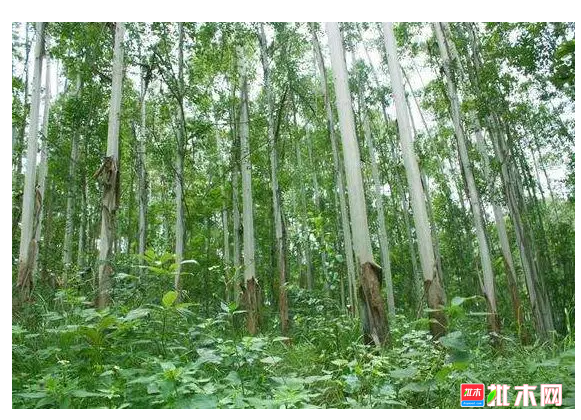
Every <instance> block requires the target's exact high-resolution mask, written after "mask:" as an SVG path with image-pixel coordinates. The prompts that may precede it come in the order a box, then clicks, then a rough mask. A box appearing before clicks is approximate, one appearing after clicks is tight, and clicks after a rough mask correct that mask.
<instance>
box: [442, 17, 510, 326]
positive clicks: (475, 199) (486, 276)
mask: <svg viewBox="0 0 581 420" xmlns="http://www.w3.org/2000/svg"><path fill="white" fill-rule="evenodd" d="M433 26H434V31H435V34H436V39H437V42H438V46H439V49H440V56H441V58H442V61H443V65H444V72H445V74H446V86H447V90H448V97H449V100H450V107H451V114H452V122H453V123H454V132H455V133H456V139H457V142H458V151H459V154H460V164H461V166H462V169H463V172H464V178H465V180H466V185H467V187H468V197H469V199H470V206H471V208H472V215H473V218H474V228H475V229H476V238H477V240H478V249H479V251H480V263H481V266H482V275H483V289H484V290H483V292H484V296H485V298H486V300H487V304H488V309H489V312H491V315H490V316H489V323H490V328H491V330H492V331H494V332H496V333H498V332H499V330H500V324H499V320H498V314H497V310H496V298H495V291H494V274H493V271H492V261H491V259H490V251H489V249H488V240H487V238H486V230H485V221H484V216H483V212H482V207H481V203H480V196H479V193H478V190H477V189H476V182H475V181H474V175H473V174H472V167H471V165H470V159H469V157H468V147H467V144H466V137H465V136H464V130H463V128H462V115H461V111H460V101H459V99H458V93H457V91H456V86H455V83H454V79H453V74H452V67H451V64H450V58H449V54H448V47H447V44H448V43H449V42H447V41H446V39H445V38H444V34H443V31H442V27H441V25H440V24H439V23H434V24H433ZM449 41H451V40H449Z"/></svg>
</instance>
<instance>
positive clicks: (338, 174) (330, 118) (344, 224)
mask: <svg viewBox="0 0 581 420" xmlns="http://www.w3.org/2000/svg"><path fill="white" fill-rule="evenodd" d="M311 30H312V35H313V45H314V47H315V56H316V59H317V64H318V66H319V76H320V78H321V87H322V90H323V99H324V101H325V111H326V113H327V130H328V132H329V137H330V140H331V148H332V150H333V167H334V169H335V184H336V185H337V188H338V190H339V191H338V192H337V191H336V193H337V195H338V196H339V208H340V211H341V232H342V233H343V252H344V254H345V261H346V265H347V282H348V289H349V302H350V304H351V311H350V312H351V313H356V312H357V310H358V309H357V308H358V304H357V303H358V302H357V299H356V296H357V290H356V289H357V287H356V283H355V262H354V261H353V241H352V238H351V226H350V224H349V210H348V208H347V200H345V184H344V180H343V165H342V162H341V159H339V147H338V144H337V138H336V136H335V117H334V115H333V108H332V107H331V100H330V98H329V86H328V85H327V71H326V69H325V62H324V61H323V55H322V54H321V47H320V45H319V40H318V39H317V34H316V32H315V29H314V28H311Z"/></svg>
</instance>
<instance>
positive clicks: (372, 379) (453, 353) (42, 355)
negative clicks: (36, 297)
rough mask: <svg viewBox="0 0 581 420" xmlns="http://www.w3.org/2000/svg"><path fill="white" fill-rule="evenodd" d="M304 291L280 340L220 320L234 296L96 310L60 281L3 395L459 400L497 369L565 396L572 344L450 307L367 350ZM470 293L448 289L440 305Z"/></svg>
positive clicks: (22, 401) (352, 322)
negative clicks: (441, 331) (289, 330)
mask: <svg viewBox="0 0 581 420" xmlns="http://www.w3.org/2000/svg"><path fill="white" fill-rule="evenodd" d="M305 292H306V291H304V290H302V289H296V288H292V287H291V288H290V290H289V293H290V298H291V301H292V308H293V310H294V311H295V312H294V316H293V331H294V334H293V342H292V344H289V342H288V339H287V338H286V337H279V336H278V335H277V334H275V333H273V332H274V331H275V329H276V328H277V326H276V325H273V326H272V329H269V330H268V331H265V333H264V334H263V335H260V336H256V337H248V336H243V335H241V334H240V328H239V327H228V323H227V322H226V323H225V322H223V321H222V318H223V317H226V318H228V317H231V316H234V315H235V314H237V313H239V312H240V311H238V309H237V306H236V304H234V303H229V304H227V303H223V304H222V306H221V310H222V312H221V314H223V315H220V313H219V314H218V315H217V316H213V317H210V318H204V317H203V316H202V311H201V308H200V307H198V309H197V310H193V311H190V310H187V309H186V308H187V307H194V308H195V307H196V306H195V305H192V304H191V302H182V303H176V302H177V294H176V293H175V292H173V291H170V292H167V293H165V294H162V295H161V298H158V299H159V300H158V302H159V301H161V305H158V304H147V305H144V306H141V307H133V308H131V309H129V308H127V307H126V305H117V306H114V307H112V308H110V309H108V310H105V311H96V310H95V309H93V308H91V307H90V305H89V302H87V301H86V299H85V298H84V297H83V296H81V295H78V294H76V293H75V292H74V291H73V290H70V289H65V290H63V291H62V292H60V293H59V294H57V296H56V297H55V299H54V301H53V302H52V303H50V304H46V305H45V306H43V305H40V304H38V303H37V304H35V306H34V308H33V311H34V312H33V313H34V315H35V316H34V317H27V318H26V319H24V320H22V321H18V322H17V323H14V324H13V326H12V340H13V345H12V363H13V393H12V398H13V407H15V408H17V407H28V408H89V407H90V408H97V407H103V408H104V407H107V408H146V407H147V408H152V407H159V408H283V407H284V408H309V407H319V408H331V407H335V408H401V407H408V408H457V406H458V390H459V389H460V384H461V383H465V382H483V383H495V382H498V381H502V382H503V383H512V384H515V385H517V384H522V383H529V384H530V383H533V384H537V383H563V389H564V392H565V399H564V406H571V405H573V404H574V400H573V398H572V395H573V394H572V393H573V392H574V391H573V390H574V384H575V381H574V348H573V347H571V344H569V345H567V346H566V347H565V350H564V351H563V350H561V351H559V350H558V349H557V348H556V347H547V346H540V347H521V346H520V345H518V344H515V341H514V338H513V337H508V336H507V337H504V340H505V343H506V344H505V345H504V347H503V348H501V349H494V348H492V347H490V346H489V345H488V344H487V339H486V338H484V339H483V337H484V334H485V322H484V321H482V320H481V321H479V322H475V323H472V318H471V317H469V316H465V315H459V318H458V319H459V320H458V323H457V324H456V325H457V327H458V328H461V330H460V329H458V330H455V331H452V332H450V333H449V334H448V335H447V336H445V337H443V338H442V339H441V340H440V344H441V345H437V346H434V344H433V343H431V341H430V338H429V335H428V333H427V332H425V331H423V330H418V329H417V325H419V324H417V323H410V322H408V321H407V320H406V318H405V317H403V316H399V315H398V316H397V317H396V319H395V320H394V321H393V323H392V335H393V347H392V348H391V349H387V350H383V351H377V350H375V351H374V350H372V349H370V348H369V347H367V346H364V345H363V344H361V337H360V332H359V322H358V320H356V319H353V318H350V317H348V316H346V315H339V313H337V312H336V311H338V310H339V308H337V307H336V306H335V305H336V304H335V303H334V302H332V301H329V300H326V299H325V298H317V297H309V296H308V295H307V294H306V293H305ZM471 301H473V298H469V299H465V298H460V297H456V298H453V299H452V304H451V305H450V308H453V307H456V308H458V307H464V306H466V305H471V304H473V303H471ZM313 308H318V310H316V311H313ZM334 313H335V315H333V316H329V315H330V314H334ZM451 316H452V315H451ZM457 317H458V316H457ZM462 320H464V321H462ZM164 325H165V327H164ZM169 326H171V327H169ZM460 331H462V332H460Z"/></svg>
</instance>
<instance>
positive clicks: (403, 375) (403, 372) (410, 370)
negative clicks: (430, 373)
mask: <svg viewBox="0 0 581 420" xmlns="http://www.w3.org/2000/svg"><path fill="white" fill-rule="evenodd" d="M417 373H418V369H417V368H415V367H413V366H409V367H407V368H405V369H395V370H392V371H391V372H390V375H391V377H392V378H395V379H407V378H412V377H414V376H416V374H417Z"/></svg>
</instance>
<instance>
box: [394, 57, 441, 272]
mask: <svg viewBox="0 0 581 420" xmlns="http://www.w3.org/2000/svg"><path fill="white" fill-rule="evenodd" d="M400 67H401V66H400ZM401 72H402V74H403V77H404V80H405V81H406V82H407V84H408V86H409V88H410V93H411V95H412V97H413V98H414V102H415V104H416V107H417V108H418V112H419V114H420V118H421V119H422V124H423V125H424V129H425V130H426V134H427V135H428V136H429V137H431V134H430V130H429V128H428V124H427V123H426V119H425V118H424V114H423V113H422V109H421V108H420V104H419V103H418V100H417V98H416V95H415V93H414V90H413V89H412V85H411V83H410V81H409V79H408V78H407V75H406V72H405V71H404V69H403V67H401ZM404 89H405V86H404ZM405 99H406V104H407V107H408V112H409V115H410V122H411V124H412V131H413V134H414V138H416V137H417V130H416V126H415V124H414V116H413V113H412V108H411V106H410V102H409V99H408V97H407V96H406V98H405ZM420 178H421V179H422V186H423V188H424V193H425V194H426V207H427V211H428V220H429V221H430V228H431V232H432V241H433V244H434V256H435V258H436V268H437V269H438V276H439V278H441V279H443V278H444V270H443V268H442V255H441V254H440V240H439V238H438V232H437V229H436V219H435V218H434V211H433V209H432V198H431V197H430V186H429V184H428V177H427V175H426V171H425V170H424V168H423V167H422V165H420Z"/></svg>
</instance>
